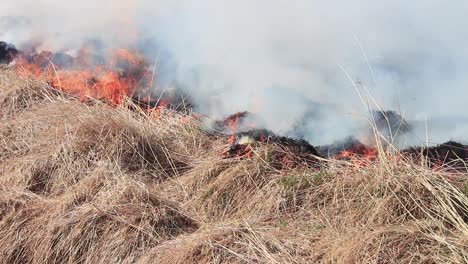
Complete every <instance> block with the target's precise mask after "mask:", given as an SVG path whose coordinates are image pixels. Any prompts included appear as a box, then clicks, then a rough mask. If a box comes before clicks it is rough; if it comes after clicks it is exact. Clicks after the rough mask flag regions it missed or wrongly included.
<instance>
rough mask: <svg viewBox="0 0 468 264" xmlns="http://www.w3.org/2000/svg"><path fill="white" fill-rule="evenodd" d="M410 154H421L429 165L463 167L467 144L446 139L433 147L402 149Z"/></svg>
mask: <svg viewBox="0 0 468 264" xmlns="http://www.w3.org/2000/svg"><path fill="white" fill-rule="evenodd" d="M403 153H405V154H409V155H411V156H418V155H421V154H422V155H423V156H424V157H425V158H427V160H428V162H429V165H430V166H447V167H451V168H465V167H466V166H465V164H466V162H467V161H468V146H467V145H463V144H461V143H458V142H454V141H448V142H446V143H444V144H440V145H438V146H435V147H430V148H422V147H411V148H408V149H406V150H403Z"/></svg>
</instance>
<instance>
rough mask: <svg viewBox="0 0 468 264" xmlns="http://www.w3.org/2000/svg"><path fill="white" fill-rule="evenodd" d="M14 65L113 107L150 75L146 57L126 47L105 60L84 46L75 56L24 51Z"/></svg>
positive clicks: (29, 74)
mask: <svg viewBox="0 0 468 264" xmlns="http://www.w3.org/2000/svg"><path fill="white" fill-rule="evenodd" d="M54 61H56V62H57V61H58V63H55V62H54ZM14 65H15V67H16V68H17V70H18V71H19V73H20V74H21V75H23V76H24V77H33V78H36V79H40V80H43V81H45V82H47V83H49V84H50V85H51V86H52V87H54V88H55V89H58V90H61V91H63V92H65V93H67V94H71V95H73V96H76V97H78V98H79V99H80V100H82V101H85V102H86V101H90V100H92V99H98V100H103V101H106V102H108V103H110V104H111V105H114V106H115V105H118V104H121V103H122V101H123V100H124V98H125V97H128V96H131V95H132V94H133V93H134V92H135V90H136V89H138V88H139V86H142V85H144V84H147V83H148V80H149V79H150V77H151V76H150V71H149V67H148V64H147V63H146V61H145V59H144V58H143V57H142V56H141V55H140V54H138V53H137V52H132V51H129V50H125V49H116V50H113V51H111V58H110V60H109V61H108V62H106V60H105V59H103V58H102V57H101V56H99V55H96V53H94V52H93V51H92V50H88V49H85V48H82V49H81V50H79V51H78V55H77V57H72V56H70V55H67V54H65V53H60V54H59V53H57V54H54V53H52V52H48V51H43V52H40V53H36V52H30V53H23V54H21V56H19V57H18V58H17V59H16V60H15V63H14Z"/></svg>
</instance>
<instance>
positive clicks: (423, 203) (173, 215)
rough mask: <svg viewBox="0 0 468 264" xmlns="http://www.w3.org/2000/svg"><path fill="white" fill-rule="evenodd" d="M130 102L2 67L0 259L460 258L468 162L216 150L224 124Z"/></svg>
mask: <svg viewBox="0 0 468 264" xmlns="http://www.w3.org/2000/svg"><path fill="white" fill-rule="evenodd" d="M130 104H131V103H127V104H124V105H122V106H120V107H117V108H114V107H110V106H108V105H106V104H104V103H100V102H96V103H94V104H84V103H81V102H79V101H77V100H74V99H73V98H67V97H66V96H64V95H61V94H59V93H58V92H56V91H53V90H51V89H50V87H49V86H47V85H46V84H44V83H41V82H39V81H35V80H23V79H20V78H18V77H17V76H16V74H15V73H14V72H12V71H10V70H8V69H2V70H0V188H1V190H0V262H1V263H106V264H107V263H468V196H467V195H468V173H466V174H453V173H450V172H442V171H437V172H436V171H433V170H431V169H429V168H427V167H426V166H424V164H423V162H413V161H411V162H410V161H408V160H406V159H405V158H404V157H401V156H400V155H398V154H394V155H386V156H381V157H380V162H375V163H373V164H369V165H368V166H364V167H356V166H352V165H350V164H347V163H346V162H343V161H333V160H330V161H323V164H322V165H321V167H320V168H300V169H299V168H290V169H288V168H283V169H281V170H278V169H277V168H276V167H275V166H272V164H271V160H270V158H269V157H270V153H271V152H272V151H274V148H275V147H277V146H274V145H268V144H259V145H257V146H255V147H254V153H255V154H254V155H253V157H252V158H251V159H245V160H234V159H223V158H222V155H220V153H221V152H222V151H223V149H224V148H226V144H227V143H226V142H227V141H226V138H225V137H223V136H222V135H213V134H210V133H207V132H206V131H204V130H203V129H202V128H201V126H200V124H199V123H198V121H196V120H194V119H190V118H187V117H186V116H182V115H181V114H178V113H173V112H170V111H162V112H153V113H148V112H146V111H142V110H135V109H133V110H132V107H131V105H130ZM422 161H423V160H422Z"/></svg>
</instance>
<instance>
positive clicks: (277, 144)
mask: <svg viewBox="0 0 468 264" xmlns="http://www.w3.org/2000/svg"><path fill="white" fill-rule="evenodd" d="M228 142H229V148H228V149H227V150H226V151H225V152H223V154H222V155H223V157H224V158H237V159H246V158H251V157H253V154H254V152H253V151H254V148H255V147H256V146H259V145H260V144H262V143H263V144H269V145H270V146H272V148H271V149H270V150H269V151H270V154H269V162H270V164H271V165H272V166H273V167H275V168H276V169H283V168H293V167H300V166H315V165H316V164H318V160H317V158H316V157H317V156H318V152H317V151H316V150H315V148H314V147H313V146H312V145H310V144H309V143H308V142H307V141H305V140H298V139H292V138H288V137H282V136H278V135H275V134H274V133H272V132H270V131H268V130H265V129H254V130H250V131H246V132H240V133H236V134H233V135H230V136H229V139H228Z"/></svg>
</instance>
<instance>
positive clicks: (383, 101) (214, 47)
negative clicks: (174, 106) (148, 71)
mask: <svg viewBox="0 0 468 264" xmlns="http://www.w3.org/2000/svg"><path fill="white" fill-rule="evenodd" d="M467 12H468V3H466V1H462V0H454V1H450V2H447V1H436V0H415V1H402V0H392V1H390V0H384V1H370V0H362V1H315V0H309V1H306V0H297V1H286V0H276V1H266V0H258V1H246V0H236V1H231V0H226V1H208V0H198V1H182V0H179V1H177V0H160V1H149V0H148V1H145V0H139V1H138V0H137V1H131V0H119V1H110V0H109V1H107V0H103V1H91V0H84V1H79V2H78V1H75V2H73V3H72V2H69V1H59V0H37V1H30V0H19V1H4V3H0V38H1V39H3V40H6V41H9V42H13V43H17V44H18V45H24V44H28V43H29V44H30V43H32V42H37V43H41V47H42V48H44V49H54V50H57V51H64V50H73V49H76V48H79V47H80V45H82V44H83V43H84V42H86V41H88V40H90V39H99V40H100V41H102V43H103V44H104V45H108V46H109V47H113V46H115V47H117V46H126V47H131V46H134V47H138V48H139V49H142V50H144V51H145V52H146V54H148V57H149V59H150V60H154V62H152V63H157V65H158V74H159V76H158V85H159V86H162V87H164V86H170V85H177V86H178V87H180V88H181V89H183V90H184V91H185V92H186V93H188V94H190V96H191V97H193V99H194V100H195V102H196V104H197V106H198V110H199V111H201V112H203V113H205V114H208V115H211V116H213V117H214V118H217V117H222V116H227V115H230V114H232V113H234V112H238V111H249V112H252V113H255V114H256V115H257V116H259V117H260V118H261V119H262V121H263V122H262V124H264V126H265V127H266V128H268V129H271V130H273V131H274V132H277V133H280V134H283V135H292V136H295V137H302V138H304V139H307V140H309V141H311V143H313V144H325V143H329V142H331V141H334V140H337V139H340V138H345V137H346V136H349V135H356V136H357V137H359V136H365V135H366V134H367V132H368V131H369V130H370V129H369V128H368V126H369V124H368V119H369V117H370V115H371V113H372V110H375V109H377V110H378V109H379V108H382V109H384V110H388V109H390V110H394V111H397V112H398V113H399V114H400V115H401V116H403V117H404V118H405V119H406V120H407V121H408V123H409V124H410V125H411V128H412V130H411V131H410V132H407V133H406V134H405V135H404V137H403V138H402V139H401V141H400V143H401V144H405V145H407V144H417V143H422V142H424V141H429V142H433V143H441V142H442V141H446V140H448V139H450V138H452V139H456V140H466V139H467V137H468V136H467V135H468V133H467V132H468V122H467V121H468V112H467V111H465V101H466V100H467V98H468V92H467V91H468V90H467V89H466V86H467V84H468V75H467V74H466V71H467V70H468V36H467V33H466V28H468V19H467V18H466V14H467Z"/></svg>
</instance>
